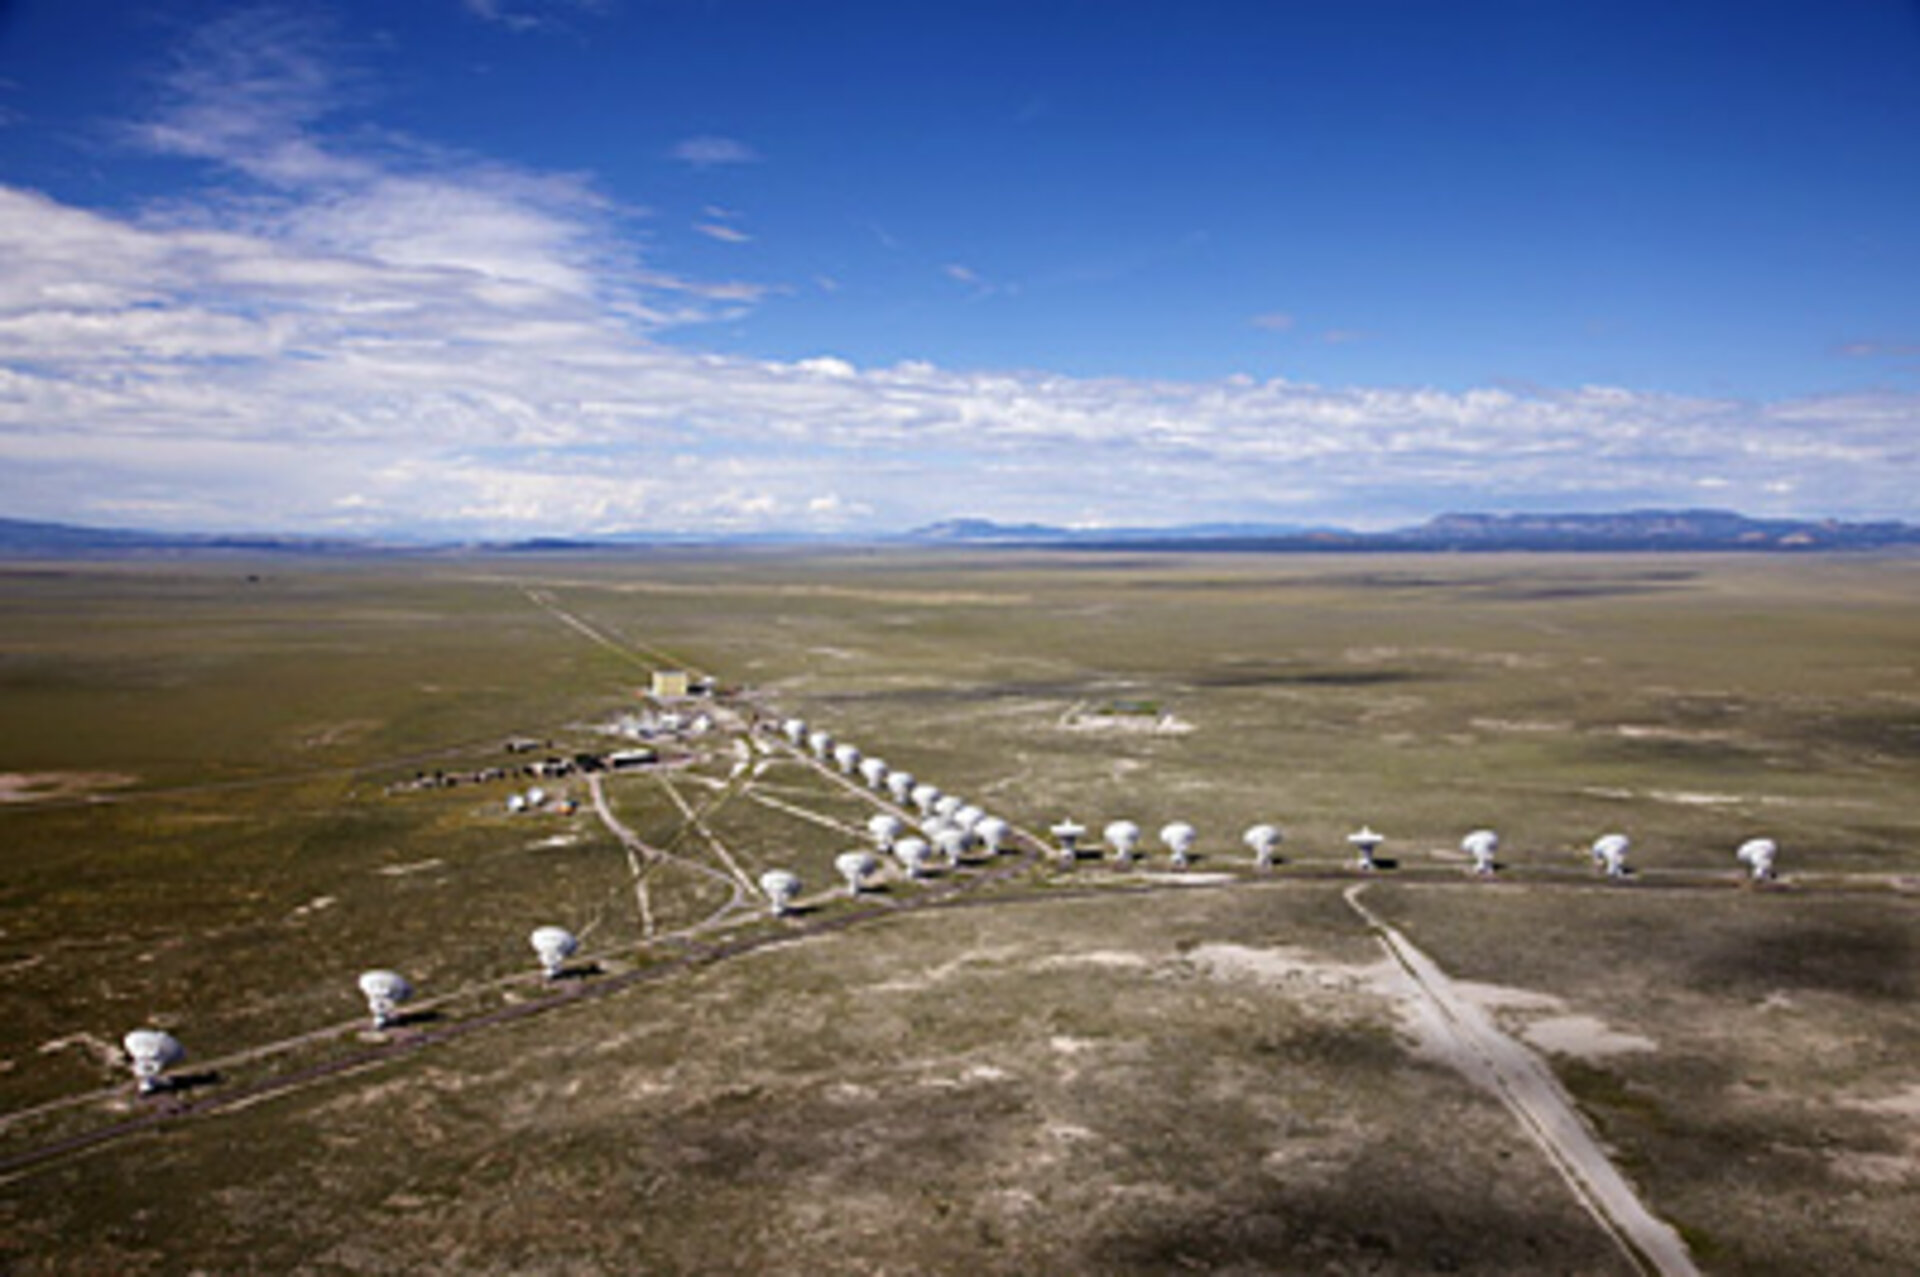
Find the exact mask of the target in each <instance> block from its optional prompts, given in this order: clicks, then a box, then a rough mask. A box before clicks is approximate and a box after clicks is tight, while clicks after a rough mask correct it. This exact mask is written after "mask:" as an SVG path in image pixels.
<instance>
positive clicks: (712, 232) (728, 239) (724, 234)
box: [693, 222, 753, 244]
mask: <svg viewBox="0 0 1920 1277" xmlns="http://www.w3.org/2000/svg"><path fill="white" fill-rule="evenodd" d="M693 229H694V230H695V231H696V232H698V233H699V234H701V235H705V236H706V237H707V238H708V239H714V240H719V241H720V242H721V243H722V244H751V243H752V242H753V236H751V235H749V234H747V233H746V232H745V231H743V230H741V229H740V228H739V227H738V226H734V225H732V224H731V223H728V222H695V223H694V224H693Z"/></svg>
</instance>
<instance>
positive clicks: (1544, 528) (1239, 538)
mask: <svg viewBox="0 0 1920 1277" xmlns="http://www.w3.org/2000/svg"><path fill="white" fill-rule="evenodd" d="M907 539H908V540H910V541H914V542H917V543H921V544H928V545H955V544H962V545H1000V546H1029V547H1040V546H1071V547H1074V548H1076V549H1132V550H1141V549H1169V550H1173V549H1180V550H1219V551H1230V550H1240V551H1255V550H1265V551H1294V552H1310V551H1338V550H1352V551H1367V550H1380V551H1384V550H1397V551H1410V552H1418V551H1473V550H1481V551H1486V550H1595V551H1598V550H1613V551H1625V550H1642V551H1646V550H1756V551H1765V550H1771V551H1796V550H1798V551H1806V550H1857V549H1883V548H1887V547H1891V546H1920V526H1916V525H1913V524H1908V523H1896V522H1881V523H1845V522H1841V521H1839V520H1836V519H1750V518H1748V517H1746V516H1745V515H1741V514H1734V513H1732V512H1730V511H1726V510H1629V511H1623V512H1620V513H1615V514H1443V515H1440V516H1439V517H1438V518H1434V519H1430V520H1428V521H1427V522H1426V523H1422V524H1419V525H1417V526H1415V527H1410V528H1398V529H1395V530H1393V531H1389V532H1352V531H1348V530H1346V529H1343V528H1325V527H1321V528H1302V527H1291V526H1286V525H1267V524H1231V523H1228V524H1221V523H1199V524H1187V525H1182V526H1179V527H1169V528H1058V527H1049V526H1046V525H1044V524H1032V523H1023V524H1002V523H993V522H991V521H988V520H985V519H950V520H947V521H945V522H942V523H934V524H929V525H927V526H926V527H923V528H918V529H915V530H914V531H913V532H910V533H908V534H907Z"/></svg>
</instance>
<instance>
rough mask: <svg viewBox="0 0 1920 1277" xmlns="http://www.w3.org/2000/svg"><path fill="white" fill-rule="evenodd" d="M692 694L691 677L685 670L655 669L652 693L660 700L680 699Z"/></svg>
mask: <svg viewBox="0 0 1920 1277" xmlns="http://www.w3.org/2000/svg"><path fill="white" fill-rule="evenodd" d="M692 694H693V679H692V677H691V676H690V675H689V674H688V673H687V672H686V671H685V670H655V671H654V672H653V695H654V696H655V697H656V698H658V699H660V700H680V699H683V698H685V697H687V696H690V695H692Z"/></svg>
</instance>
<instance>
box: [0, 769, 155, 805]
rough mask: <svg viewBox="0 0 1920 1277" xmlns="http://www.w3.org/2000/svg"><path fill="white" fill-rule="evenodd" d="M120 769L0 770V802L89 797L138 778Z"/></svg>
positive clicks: (125, 784)
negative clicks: (78, 770) (83, 770)
mask: <svg viewBox="0 0 1920 1277" xmlns="http://www.w3.org/2000/svg"><path fill="white" fill-rule="evenodd" d="M139 779H140V778H139V777H138V776H129V775H127V774H125V773H124V772H0V803H45V802H58V801H60V800H63V799H74V798H92V797H94V796H95V795H97V794H98V793H99V792H100V791H101V790H106V789H124V788H126V787H127V786H128V785H131V784H133V783H135V782H136V781H138V780H139Z"/></svg>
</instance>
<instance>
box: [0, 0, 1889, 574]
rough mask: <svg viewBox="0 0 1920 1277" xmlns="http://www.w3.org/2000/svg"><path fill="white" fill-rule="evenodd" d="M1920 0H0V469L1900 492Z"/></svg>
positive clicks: (2, 486) (135, 509)
mask: <svg viewBox="0 0 1920 1277" xmlns="http://www.w3.org/2000/svg"><path fill="white" fill-rule="evenodd" d="M1917 462H1920V6H1916V5H1915V4H1913V3H1911V2H1907V0H1838V2H1825V3H1822V2H1817V0H1808V2H1806V3H1765V2H1757V3H1756V2H1752V0H1749V2H1746V3H1688V4H1675V3H1670V2H1665V3H1629V2H1626V0H1621V2H1618V3H1598V2H1593V3H1587V2H1584V0H1566V2H1565V3H1549V2H1547V0H1529V2H1524V3H1522V2H1513V3H1472V2H1462V3H1446V4H1441V3H1431V2H1424V3H1389V2H1387V0H1347V2H1336V0H1324V2H1321V3H1289V2H1286V0H1266V2H1258V0H1234V2H1223V0H1213V2H1209V0H1187V2H1185V3H1172V2H1171V0H1166V2H1156V3H1143V2H1138V0H1098V2H1095V0H1086V2H1079V0H1025V2H1024V3H1002V2H1001V0H973V2H970V3H964V4H961V3H953V4H942V3H932V2H929V3H923V4H910V5H909V4H900V3H890V4H878V3H834V2H832V0H821V2H820V3H809V4H801V3H793V2H791V0H789V2H767V0H761V2H758V3H734V2H731V0H345V2H329V0H310V2H307V3H301V4H297V5H279V6H273V5H269V6H250V5H245V4H235V3H230V2H229V3H217V4H216V3H209V2H206V0H146V2H144V3H129V2H128V0H14V2H13V3H11V4H6V3H4V0H0V513H5V514H8V515H12V516H15V517H29V518H51V519H65V520H71V521H77V522H92V523H109V524H135V525H142V526H155V527H204V528H278V529H289V530H305V531H316V532H327V531H335V532H360V533H388V534H390V533H410V534H419V535H489V536H494V535H520V534H533V533H563V532H564V533H580V532H611V531H621V530H639V531H644V530H666V529H676V530H705V531H753V530H773V529H781V530H804V531H825V532H846V533H855V534H857V533H862V532H869V531H880V530H886V529H894V528H901V527H907V526H912V525H914V524H917V523H920V522H925V521H930V520H934V519H938V518H943V517H948V516H954V515H987V516H991V517H997V518H1002V519H1008V520H1016V519H1018V520H1026V519H1040V520H1046V521H1052V522H1061V523H1077V524H1093V525H1103V524H1104V525H1115V524H1162V523H1171V522H1179V521H1189V520H1202V519H1207V520H1213V519H1243V520H1266V521H1275V522H1295V523H1318V522H1340V523H1347V524H1352V525H1356V526H1381V525H1386V524H1395V523H1402V522H1409V521H1414V520H1417V519H1419V518H1423V517H1425V516H1427V515H1430V514H1433V513H1438V512H1441V511H1446V510H1458V509H1487V510H1530V509H1532V510H1537V509H1603V508H1618V507H1623V506H1639V505H1656V504H1657V505H1715V506H1726V507H1732V508H1737V509H1742V510H1746V511H1748V512H1752V513H1766V514H1787V513H1797V514H1812V515H1838V516H1842V517H1856V518H1863V517H1896V518H1913V517H1916V516H1920V498H1916V496H1915V495H1914V494H1915V493H1916V492H1917V491H1920V464H1917Z"/></svg>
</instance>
